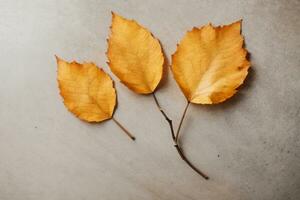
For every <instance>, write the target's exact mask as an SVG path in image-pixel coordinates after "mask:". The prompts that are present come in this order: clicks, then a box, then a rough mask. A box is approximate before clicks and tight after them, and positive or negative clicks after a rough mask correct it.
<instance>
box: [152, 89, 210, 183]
mask: <svg viewBox="0 0 300 200" xmlns="http://www.w3.org/2000/svg"><path fill="white" fill-rule="evenodd" d="M152 96H153V99H154V101H155V104H156V106H157V108H158V110H159V111H160V112H161V113H162V115H163V116H164V117H165V119H166V121H167V122H168V124H169V126H170V130H171V134H172V139H173V142H174V147H175V148H176V150H177V152H178V154H179V155H180V157H181V159H182V160H183V161H185V162H186V164H188V165H189V166H190V167H191V168H192V169H193V170H194V171H195V172H197V173H198V174H199V175H200V176H202V177H203V178H204V179H206V180H208V179H209V177H208V176H207V175H206V174H204V173H203V172H202V171H201V170H199V169H197V168H196V167H195V166H194V165H193V164H192V163H191V162H190V161H189V160H188V159H187V157H186V156H185V155H184V153H183V150H182V149H181V147H180V146H179V142H178V135H179V131H177V139H176V137H175V133H174V128H173V123H172V120H171V119H170V118H169V117H168V116H167V114H166V113H165V112H164V110H163V109H162V108H161V106H160V104H159V102H158V100H157V97H156V96H155V93H154V92H153V93H152ZM189 104H190V103H189V102H188V104H187V106H186V108H185V110H184V114H183V116H182V118H181V123H180V125H179V127H178V129H180V127H181V124H182V121H183V119H184V116H185V114H186V111H187V108H188V106H189Z"/></svg>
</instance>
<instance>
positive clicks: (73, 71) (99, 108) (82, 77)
mask: <svg viewBox="0 0 300 200" xmlns="http://www.w3.org/2000/svg"><path fill="white" fill-rule="evenodd" d="M56 58H57V65H58V78H57V80H58V83H59V89H60V94H61V96H62V97H63V99H64V104H65V106H66V107H67V108H68V110H69V111H70V112H72V113H73V114H75V115H76V116H77V117H78V118H80V119H82V120H85V121H88V122H100V121H103V120H106V119H110V118H111V117H112V115H113V112H114V108H115V105H116V91H115V89H114V86H113V81H112V79H111V78H110V77H109V75H108V74H106V73H105V72H104V71H103V70H102V69H100V68H98V67H97V66H96V65H95V64H93V63H83V64H79V63H77V62H71V63H68V62H65V61H64V60H62V59H60V58H58V57H56Z"/></svg>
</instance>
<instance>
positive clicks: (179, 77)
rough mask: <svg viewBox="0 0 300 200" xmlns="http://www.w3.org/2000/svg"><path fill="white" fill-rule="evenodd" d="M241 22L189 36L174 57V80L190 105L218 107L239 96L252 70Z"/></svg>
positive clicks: (201, 29) (184, 38) (210, 26)
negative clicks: (232, 97)
mask: <svg viewBox="0 0 300 200" xmlns="http://www.w3.org/2000/svg"><path fill="white" fill-rule="evenodd" d="M246 55H247V51H246V50H245V49H244V48H243V37H242V36H241V21H238V22H235V23H233V24H230V25H227V26H223V27H214V26H212V25H211V24H209V25H206V26H204V27H201V28H193V30H192V31H189V32H187V33H186V35H185V36H184V37H183V39H182V40H181V42H180V43H179V45H178V47H177V51H176V52H175V54H174V55H173V56H172V71H173V74H174V78H175V79H176V81H177V83H178V84H179V86H180V88H181V90H182V92H183V93H184V95H185V96H186V98H187V99H188V101H189V102H192V103H197V104H215V103H220V102H222V101H225V100H226V99H228V98H230V97H231V96H232V95H234V94H235V93H236V90H237V88H238V87H239V86H240V85H241V84H242V83H243V81H244V79H245V77H246V76H247V73H248V68H249V67H250V63H249V61H247V59H246Z"/></svg>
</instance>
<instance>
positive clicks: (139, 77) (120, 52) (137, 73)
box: [107, 13, 164, 94]
mask: <svg viewBox="0 0 300 200" xmlns="http://www.w3.org/2000/svg"><path fill="white" fill-rule="evenodd" d="M107 56H108V59H109V66H110V68H111V70H112V72H113V73H114V74H115V75H116V76H117V77H118V78H119V79H120V80H121V82H122V83H124V84H125V85H126V86H127V87H128V88H130V89H131V90H133V91H134V92H137V93H140V94H149V93H152V92H154V90H155V88H156V87H157V85H158V83H159V82H160V80H161V78H162V72H163V62H164V57H163V53H162V49H161V46H160V44H159V41H158V40H157V39H155V38H154V37H153V36H152V35H151V33H150V32H149V31H148V30H147V29H145V28H143V27H142V26H140V25H139V24H138V23H136V22H135V21H133V20H127V19H125V18H123V17H121V16H119V15H117V14H115V13H112V26H111V34H110V37H109V40H108V51H107Z"/></svg>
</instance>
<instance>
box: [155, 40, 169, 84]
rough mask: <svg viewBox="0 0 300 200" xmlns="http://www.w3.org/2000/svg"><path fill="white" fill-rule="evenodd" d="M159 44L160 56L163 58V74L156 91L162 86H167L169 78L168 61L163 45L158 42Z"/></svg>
mask: <svg viewBox="0 0 300 200" xmlns="http://www.w3.org/2000/svg"><path fill="white" fill-rule="evenodd" d="M159 44H160V46H161V49H162V54H163V57H164V64H163V73H162V79H161V81H160V82H159V84H158V86H157V88H156V90H158V89H160V88H162V87H163V86H166V85H167V84H168V76H169V69H170V61H169V59H168V57H167V54H166V51H165V49H164V48H163V45H162V44H161V42H160V41H159Z"/></svg>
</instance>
